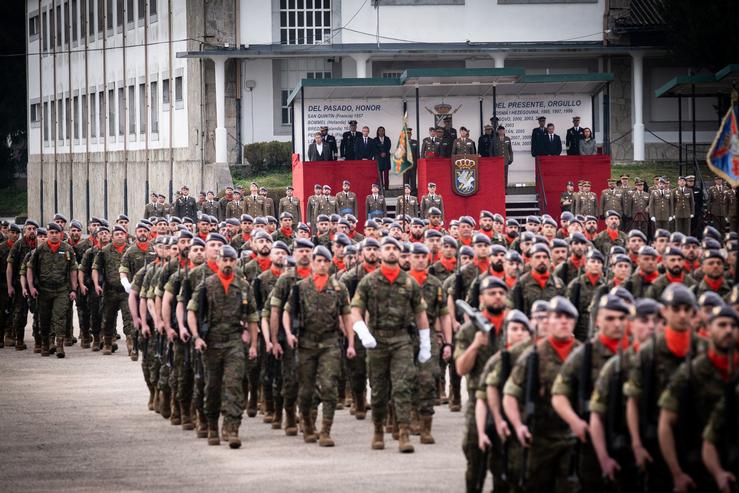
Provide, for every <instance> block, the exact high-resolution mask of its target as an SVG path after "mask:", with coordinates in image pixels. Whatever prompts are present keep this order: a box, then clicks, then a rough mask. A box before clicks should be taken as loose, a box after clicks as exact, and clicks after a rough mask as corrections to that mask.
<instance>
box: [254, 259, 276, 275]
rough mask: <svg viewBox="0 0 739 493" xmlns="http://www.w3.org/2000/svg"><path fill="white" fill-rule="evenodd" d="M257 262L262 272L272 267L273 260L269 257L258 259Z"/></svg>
mask: <svg viewBox="0 0 739 493" xmlns="http://www.w3.org/2000/svg"><path fill="white" fill-rule="evenodd" d="M255 260H256V261H257V265H258V266H259V271H260V272H264V271H266V270H267V269H269V268H270V266H271V265H272V260H270V258H269V257H257V258H256V259H255Z"/></svg>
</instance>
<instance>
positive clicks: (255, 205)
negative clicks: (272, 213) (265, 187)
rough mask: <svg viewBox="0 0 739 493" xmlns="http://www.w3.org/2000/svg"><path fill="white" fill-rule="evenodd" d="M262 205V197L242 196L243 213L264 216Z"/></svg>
mask: <svg viewBox="0 0 739 493" xmlns="http://www.w3.org/2000/svg"><path fill="white" fill-rule="evenodd" d="M264 206H265V204H264V197H261V196H259V195H247V196H246V198H244V214H249V215H250V216H251V217H257V216H266V215H267V213H266V212H265V208H264Z"/></svg>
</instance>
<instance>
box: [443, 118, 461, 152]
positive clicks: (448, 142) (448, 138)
mask: <svg viewBox="0 0 739 493" xmlns="http://www.w3.org/2000/svg"><path fill="white" fill-rule="evenodd" d="M441 132H442V134H441V138H440V143H439V156H440V157H452V154H453V153H452V148H453V147H454V141H455V140H457V129H456V128H454V127H452V117H451V116H445V117H444V126H443V127H442V129H441Z"/></svg>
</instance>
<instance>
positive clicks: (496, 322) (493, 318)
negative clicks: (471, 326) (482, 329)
mask: <svg viewBox="0 0 739 493" xmlns="http://www.w3.org/2000/svg"><path fill="white" fill-rule="evenodd" d="M482 314H483V315H484V316H485V318H486V319H487V320H488V322H490V323H491V324H493V327H495V335H498V334H500V331H501V330H503V321H504V320H505V310H503V311H502V312H500V313H499V314H498V315H493V314H492V313H490V312H488V311H487V310H483V311H482Z"/></svg>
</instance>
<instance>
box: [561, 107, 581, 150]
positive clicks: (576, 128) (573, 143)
mask: <svg viewBox="0 0 739 493" xmlns="http://www.w3.org/2000/svg"><path fill="white" fill-rule="evenodd" d="M582 138H583V129H582V127H580V117H579V116H573V117H572V128H568V129H567V135H566V136H565V146H566V147H567V155H568V156H579V155H580V139H582Z"/></svg>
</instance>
